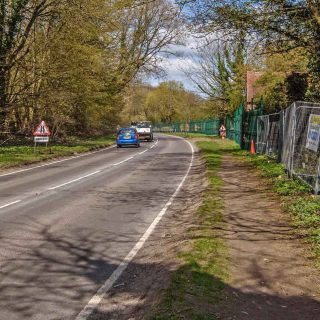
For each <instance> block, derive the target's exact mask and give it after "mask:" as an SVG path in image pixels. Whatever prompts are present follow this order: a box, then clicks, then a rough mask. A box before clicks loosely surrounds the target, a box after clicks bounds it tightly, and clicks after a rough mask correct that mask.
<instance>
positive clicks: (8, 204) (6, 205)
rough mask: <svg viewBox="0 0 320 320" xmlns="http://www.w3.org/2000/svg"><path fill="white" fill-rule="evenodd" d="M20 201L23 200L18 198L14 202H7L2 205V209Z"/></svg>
mask: <svg viewBox="0 0 320 320" xmlns="http://www.w3.org/2000/svg"><path fill="white" fill-rule="evenodd" d="M19 202H21V200H17V201H13V202H10V203H7V204H5V205H3V206H1V207H0V209H4V208H7V207H10V206H13V205H14V204H17V203H19Z"/></svg>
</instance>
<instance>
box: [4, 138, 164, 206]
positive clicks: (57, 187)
mask: <svg viewBox="0 0 320 320" xmlns="http://www.w3.org/2000/svg"><path fill="white" fill-rule="evenodd" d="M158 141H159V140H157V141H156V143H158ZM114 147H115V146H111V147H107V148H104V149H101V150H97V151H93V152H90V153H85V154H81V155H79V156H74V157H70V158H67V159H63V160H59V161H54V162H50V163H46V164H43V165H39V166H36V167H32V168H28V169H23V170H19V171H15V172H10V173H7V174H3V175H0V177H5V176H9V175H13V174H15V173H20V172H25V171H30V170H33V169H37V168H42V167H46V166H49V165H53V164H56V163H61V162H64V161H68V160H72V159H76V158H80V157H85V156H88V155H90V154H94V153H97V152H101V151H104V150H107V149H111V148H114ZM153 147H154V146H152V147H151V148H150V149H152V148H153ZM150 149H147V150H144V151H142V152H140V153H138V154H144V153H145V152H147V151H149V150H150ZM134 157H135V155H134V156H132V157H129V158H127V159H125V160H123V161H120V162H118V163H115V164H113V166H118V165H120V164H122V163H124V162H127V161H129V160H132V159H133V158H134ZM111 166H112V165H110V166H107V167H105V168H103V169H106V168H110V167H111ZM103 169H101V170H97V171H95V172H92V173H90V174H87V175H85V176H82V177H79V178H76V179H73V180H70V181H68V182H65V183H62V184H60V185H58V186H55V187H51V188H49V190H56V189H59V188H61V187H64V186H66V185H68V184H71V183H74V182H77V181H80V180H83V179H85V178H88V177H91V176H93V175H95V174H97V173H100V172H101V171H102V170H103ZM21 201H22V200H18V201H14V202H11V203H9V204H6V205H4V206H2V207H0V209H4V208H7V207H9V206H12V205H14V204H17V203H19V202H21Z"/></svg>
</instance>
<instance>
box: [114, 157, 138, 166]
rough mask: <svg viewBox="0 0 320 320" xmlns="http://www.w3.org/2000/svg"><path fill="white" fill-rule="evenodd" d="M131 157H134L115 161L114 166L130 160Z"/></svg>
mask: <svg viewBox="0 0 320 320" xmlns="http://www.w3.org/2000/svg"><path fill="white" fill-rule="evenodd" d="M131 159H133V157H130V158H127V159H125V160H122V161H120V162H117V163H114V164H113V166H118V165H119V164H122V163H125V162H127V161H129V160H131Z"/></svg>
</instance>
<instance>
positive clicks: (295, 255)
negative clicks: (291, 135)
mask: <svg viewBox="0 0 320 320" xmlns="http://www.w3.org/2000/svg"><path fill="white" fill-rule="evenodd" d="M220 175H221V178H222V180H223V181H224V184H223V188H222V192H223V197H224V203H225V212H224V220H225V227H226V228H225V230H223V232H222V237H223V238H224V239H225V240H226V242H227V245H228V247H229V255H230V273H231V279H232V280H231V282H230V283H229V286H228V290H229V292H230V295H231V296H232V297H233V301H232V303H230V304H229V308H228V310H227V311H226V312H221V318H222V319H251V320H253V319H257V320H258V319H259V320H263V319H266V320H267V319H268V320H272V319H290V320H293V319H297V320H298V319H299V320H301V319H304V320H308V319H310V320H311V319H320V281H319V280H320V277H319V271H318V270H317V269H315V268H314V266H313V261H312V260H311V259H309V257H308V255H307V250H306V244H305V243H303V242H302V240H301V239H299V238H298V237H297V236H296V235H295V233H294V230H292V228H291V227H290V226H289V221H288V218H287V216H286V215H285V214H284V213H283V212H282V211H281V208H280V205H279V200H278V199H277V198H276V197H275V196H273V194H272V193H271V192H269V190H268V186H267V185H266V184H264V183H263V181H262V180H261V178H259V177H258V176H257V174H256V172H255V170H254V169H253V168H252V167H250V166H248V164H246V163H245V162H238V161H236V160H235V159H234V158H233V157H232V156H225V157H224V158H223V162H222V165H221V172H220Z"/></svg>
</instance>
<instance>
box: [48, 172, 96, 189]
mask: <svg viewBox="0 0 320 320" xmlns="http://www.w3.org/2000/svg"><path fill="white" fill-rule="evenodd" d="M100 172H101V170H98V171H95V172H92V173H89V174H87V175H85V176H82V177H79V178H77V179H73V180H70V181H68V182H65V183H62V184H60V185H58V186H55V187H52V188H49V190H55V189H58V188H60V187H63V186H66V185H68V184H70V183H73V182H77V181H80V180H83V179H84V178H88V177H91V176H93V175H95V174H97V173H100Z"/></svg>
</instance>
